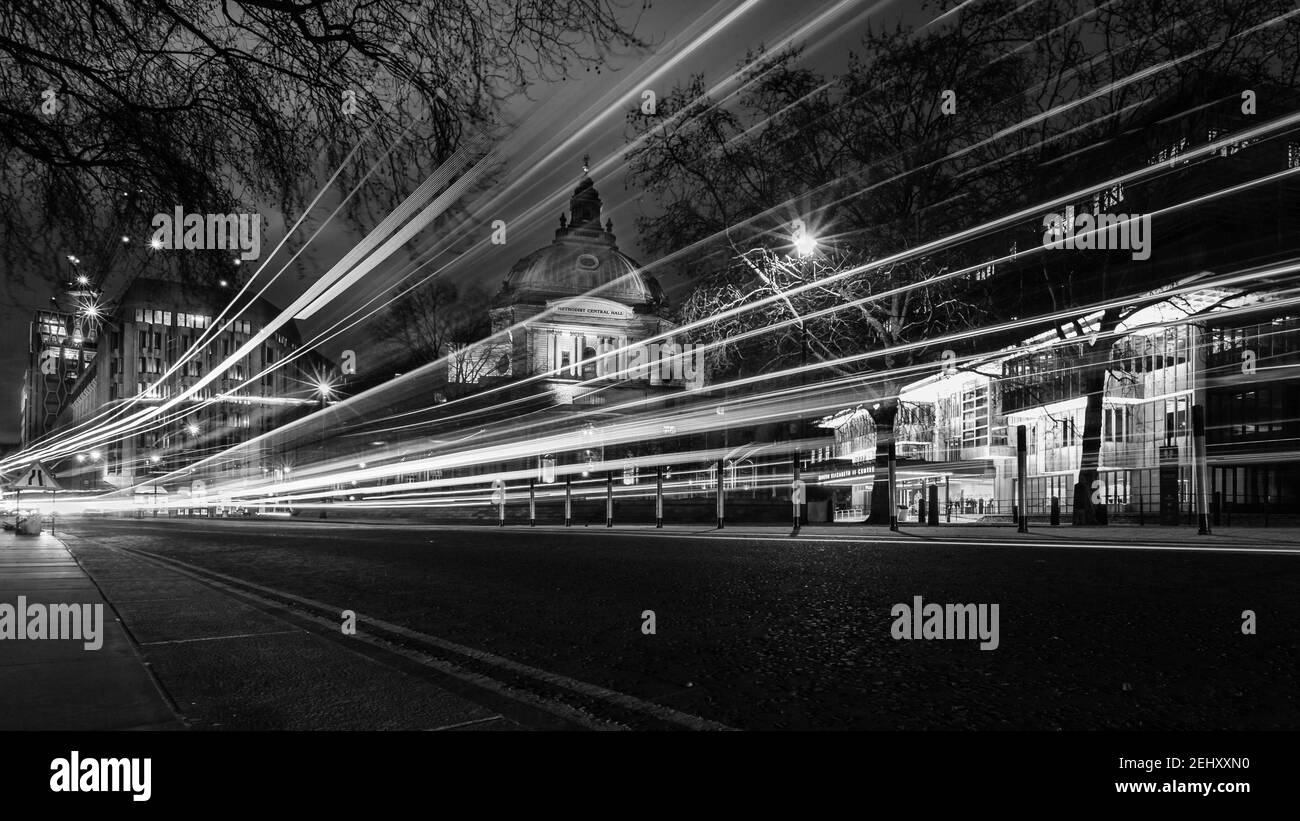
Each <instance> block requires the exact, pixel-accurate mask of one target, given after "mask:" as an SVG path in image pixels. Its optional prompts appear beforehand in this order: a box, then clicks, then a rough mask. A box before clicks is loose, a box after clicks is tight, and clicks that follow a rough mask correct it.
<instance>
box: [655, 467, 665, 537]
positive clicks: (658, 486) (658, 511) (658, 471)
mask: <svg viewBox="0 0 1300 821" xmlns="http://www.w3.org/2000/svg"><path fill="white" fill-rule="evenodd" d="M663 526H664V466H663V465H658V466H656V467H655V527H659V528H662V527H663Z"/></svg>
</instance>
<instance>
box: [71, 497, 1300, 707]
mask: <svg viewBox="0 0 1300 821" xmlns="http://www.w3.org/2000/svg"><path fill="white" fill-rule="evenodd" d="M59 538H61V539H63V540H64V541H65V543H66V544H67V545H68V546H69V548H71V550H72V552H73V554H74V555H75V556H76V557H77V559H78V560H79V561H80V562H81V563H82V564H83V566H84V567H85V568H86V569H87V570H88V571H89V572H90V574H91V576H92V578H93V579H94V580H95V582H96V583H97V584H98V585H99V586H100V588H101V590H102V591H103V593H104V595H105V597H106V599H107V600H108V601H109V602H110V603H111V604H112V605H113V606H114V607H115V608H116V610H117V612H118V613H119V614H120V616H121V617H122V619H123V621H124V623H125V626H126V627H127V628H128V630H129V632H130V634H131V635H132V637H133V639H134V640H135V641H136V642H138V644H139V649H140V652H141V654H142V655H143V657H144V658H145V660H146V661H147V662H149V666H150V668H151V669H152V671H153V673H154V675H155V676H156V677H157V679H158V681H159V683H160V684H161V686H162V688H163V689H164V691H165V692H166V693H167V695H168V696H170V698H171V699H172V700H173V701H174V704H175V708H176V710H177V712H178V713H179V714H180V715H181V717H182V718H183V719H184V720H185V721H186V722H187V723H188V724H189V725H190V726H192V727H194V728H248V729H324V728H349V729H361V728H384V729H387V728H394V729H396V728H444V727H447V728H450V727H454V728H468V729H513V728H520V727H538V728H593V729H594V728H619V727H633V728H651V729H669V728H692V729H705V728H716V727H719V726H724V725H725V726H729V727H735V728H744V729H808V728H844V729H1013V728H1014V729H1107V728H1112V729H1114V728H1124V729H1157V728H1162V729H1225V728H1236V729H1271V728H1288V729H1295V728H1300V687H1298V686H1297V685H1298V684H1300V676H1298V675H1297V664H1296V659H1297V658H1298V657H1300V654H1298V651H1300V599H1298V598H1297V596H1296V595H1295V591H1296V590H1297V589H1300V556H1297V555H1294V554H1271V555H1270V554H1259V553H1251V552H1246V551H1237V552H1182V551H1168V550H1164V551H1152V550H1131V549H1123V548H1122V547H1114V548H1112V549H1089V548H1086V547H1069V546H1063V545H1057V546H1050V547H1048V546H1036V547H1026V546H998V545H995V544H989V543H988V542H990V541H992V542H998V541H1005V540H1006V535H1005V534H1004V533H1002V532H997V533H993V532H990V533H989V534H988V535H987V536H982V535H981V536H972V537H970V538H969V539H967V538H965V537H963V538H962V539H961V541H962V542H963V543H961V544H946V543H933V542H926V541H922V540H918V539H904V540H891V539H888V538H887V536H886V537H885V538H877V539H874V540H871V541H868V540H865V539H854V540H834V539H830V538H826V539H820V538H811V539H807V540H795V541H791V540H788V539H785V538H780V537H778V536H777V532H776V531H773V532H772V535H771V536H759V535H754V536H752V537H743V536H742V537H734V538H725V539H719V538H712V537H710V535H709V534H708V533H707V532H705V531H701V532H699V533H697V534H685V533H683V534H680V535H676V536H671V537H665V536H661V535H654V534H649V533H640V534H638V533H636V532H632V531H623V530H616V531H613V532H607V531H605V530H604V529H603V528H601V529H596V528H590V529H587V528H577V529H575V530H573V531H569V532H565V531H562V530H550V529H538V530H532V531H530V530H527V529H505V530H497V529H495V528H481V529H459V530H457V529H438V528H414V527H409V526H402V525H389V526H376V525H359V524H357V525H348V524H336V523H329V524H327V523H320V522H301V523H300V522H288V521H270V522H268V521H198V522H195V521H183V520H166V519H161V520H152V519H144V520H138V521H136V520H112V519H80V520H72V521H68V522H61V523H60V528H59ZM1273 542H1274V545H1275V546H1276V545H1277V544H1283V545H1285V544H1286V540H1285V538H1283V539H1282V540H1281V541H1280V542H1279V541H1278V539H1277V538H1276V537H1275V538H1274V540H1273ZM217 574H220V575H217ZM915 596H921V597H922V598H923V600H924V601H925V602H927V603H929V602H934V603H984V604H997V605H998V606H999V637H998V638H999V646H998V647H997V649H995V650H980V649H979V643H978V641H964V640H928V641H927V640H914V641H905V640H895V639H894V638H892V637H891V625H892V624H893V621H894V620H893V618H892V617H891V608H893V606H894V605H895V604H897V603H908V604H910V603H912V601H913V598H914V597H915ZM345 610H351V611H354V612H355V614H356V616H357V630H358V635H355V636H352V635H344V633H343V630H342V629H341V624H342V621H343V617H342V615H341V614H342V612H343V611H345ZM1245 610H1253V611H1254V612H1255V614H1256V617H1257V622H1258V627H1257V630H1258V632H1257V634H1256V635H1243V633H1242V612H1243V611H1245ZM645 611H654V620H655V633H654V634H653V635H647V634H645V633H643V624H644V623H645V616H644V615H643V614H644V613H645Z"/></svg>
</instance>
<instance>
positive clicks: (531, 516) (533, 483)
mask: <svg viewBox="0 0 1300 821" xmlns="http://www.w3.org/2000/svg"><path fill="white" fill-rule="evenodd" d="M528 526H529V527H537V479H536V478H532V479H529V480H528Z"/></svg>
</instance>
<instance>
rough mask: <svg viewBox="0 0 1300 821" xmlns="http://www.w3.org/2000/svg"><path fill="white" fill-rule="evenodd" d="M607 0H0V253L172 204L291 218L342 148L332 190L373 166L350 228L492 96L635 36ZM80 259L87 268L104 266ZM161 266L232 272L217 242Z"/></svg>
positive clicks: (38, 250)
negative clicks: (209, 249)
mask: <svg viewBox="0 0 1300 821" xmlns="http://www.w3.org/2000/svg"><path fill="white" fill-rule="evenodd" d="M617 2H618V0H519V2H516V1H515V0H485V2H480V3H466V2H461V1H460V0H375V2H369V3H363V4H357V3H353V2H346V0H245V2H239V3H228V2H223V3H212V2H206V1H205V0H159V2H154V3H150V4H148V5H147V7H146V6H144V5H141V4H138V3H134V2H130V0H41V2H35V0H17V1H16V2H12V3H6V4H4V5H3V7H0V55H2V59H0V146H2V147H3V151H4V161H5V167H4V172H3V176H2V177H0V186H2V188H0V232H3V233H2V235H0V249H2V250H0V253H2V254H3V255H4V261H5V262H6V263H7V264H8V266H9V268H10V269H11V270H23V269H29V270H33V271H37V270H47V269H49V268H50V267H51V266H50V263H51V261H52V260H53V259H55V258H56V255H60V256H61V254H62V253H63V252H64V251H66V249H68V248H69V247H73V248H77V249H84V248H85V247H86V246H85V243H91V242H94V241H95V239H96V238H98V237H102V236H105V235H111V239H112V241H113V242H117V241H118V240H119V235H121V234H128V235H131V236H135V237H139V236H141V235H142V233H144V229H145V227H146V226H147V225H148V217H149V215H150V214H153V213H156V212H160V211H161V212H170V210H171V209H172V208H173V207H174V206H177V205H180V206H183V207H184V208H185V209H186V210H187V211H189V212H201V213H205V212H206V213H226V212H231V211H234V210H237V209H241V208H242V209H243V210H246V211H248V210H255V209H263V208H270V209H274V210H275V211H277V212H280V213H283V214H285V215H287V216H288V217H289V218H290V219H292V217H294V216H296V212H300V211H301V209H302V206H303V204H304V200H305V195H306V191H309V190H311V188H313V187H314V184H313V183H314V181H315V180H318V179H324V178H325V176H327V175H328V174H329V173H330V172H331V171H332V169H333V168H336V167H338V166H340V165H342V164H343V160H344V158H345V157H346V156H347V155H348V154H349V152H350V151H352V149H353V148H354V147H356V146H358V145H360V150H359V151H358V152H357V153H356V154H355V156H354V157H353V158H352V160H351V162H350V163H348V164H347V165H346V166H345V169H344V170H345V173H344V176H343V177H342V178H341V181H340V183H339V187H340V190H348V189H350V188H351V187H352V185H353V184H355V183H356V182H357V181H358V180H360V178H361V175H362V173H363V171H364V170H365V169H368V168H370V167H371V166H372V165H373V164H375V163H376V162H377V161H380V160H381V159H382V160H383V163H382V166H381V170H380V172H379V173H377V174H375V175H373V176H371V177H370V178H369V179H368V180H367V181H366V182H365V184H364V186H363V189H362V191H361V193H360V195H359V196H358V197H357V198H356V199H355V201H354V202H353V204H352V205H351V206H350V211H349V215H350V216H351V218H352V219H354V220H356V221H358V222H362V223H364V222H365V221H366V220H368V219H373V218H374V216H375V215H376V214H383V213H387V209H389V208H391V206H392V204H393V203H394V202H395V201H396V198H397V197H399V196H400V194H401V193H402V192H403V191H404V190H405V189H407V188H408V187H409V186H408V181H409V180H410V179H411V178H413V177H418V176H421V173H422V172H427V171H428V170H430V169H432V168H435V167H437V166H438V165H439V164H441V163H442V162H443V161H444V160H445V159H446V158H447V157H448V156H449V155H450V154H451V152H452V151H453V150H454V149H455V148H456V147H457V146H458V145H460V144H461V143H462V142H463V139H464V137H465V136H466V134H467V133H470V132H483V131H490V130H491V129H492V127H493V124H494V123H495V121H496V117H495V115H496V114H497V111H498V109H499V106H500V103H501V102H502V101H503V100H504V99H506V98H508V97H509V96H511V95H513V94H516V93H518V92H519V91H520V90H522V89H524V88H526V87H527V86H528V84H530V83H531V82H534V81H536V80H539V79H554V78H556V77H558V76H563V75H565V74H566V73H568V72H571V71H573V70H575V69H581V68H588V69H590V68H593V67H598V66H599V65H600V64H601V62H602V60H603V58H604V55H605V53H606V51H607V49H608V48H610V47H611V46H613V45H621V46H639V45H640V43H639V41H637V40H636V39H635V37H634V35H633V34H632V33H631V30H630V27H629V26H628V25H626V23H625V19H626V18H621V17H620V16H618V15H617V14H616V9H617V5H616V4H617ZM322 169H324V171H322ZM81 256H82V257H83V258H84V259H85V260H86V263H87V265H95V266H98V267H99V268H100V271H101V273H102V272H103V270H105V269H106V268H107V267H108V266H110V265H112V264H115V263H114V261H113V260H111V259H109V257H108V256H107V255H101V256H94V255H91V254H89V253H86V252H84V251H82V253H81ZM168 262H169V263H171V264H173V265H175V266H177V267H178V268H179V271H180V273H181V274H182V275H184V276H188V277H190V278H199V279H207V280H215V279H217V278H219V277H223V276H232V275H233V272H232V271H231V270H230V268H229V255H228V254H224V255H203V254H199V255H194V254H186V255H171V257H170V258H169V259H168ZM153 264H154V265H155V266H157V265H159V264H161V263H160V262H158V261H157V260H155V261H154V263H153ZM223 266H224V267H223Z"/></svg>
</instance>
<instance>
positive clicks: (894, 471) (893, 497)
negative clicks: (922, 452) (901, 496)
mask: <svg viewBox="0 0 1300 821" xmlns="http://www.w3.org/2000/svg"><path fill="white" fill-rule="evenodd" d="M888 460H889V529H890V530H898V452H897V451H896V450H895V449H894V441H893V439H892V438H891V439H890V441H889V456H888Z"/></svg>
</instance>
